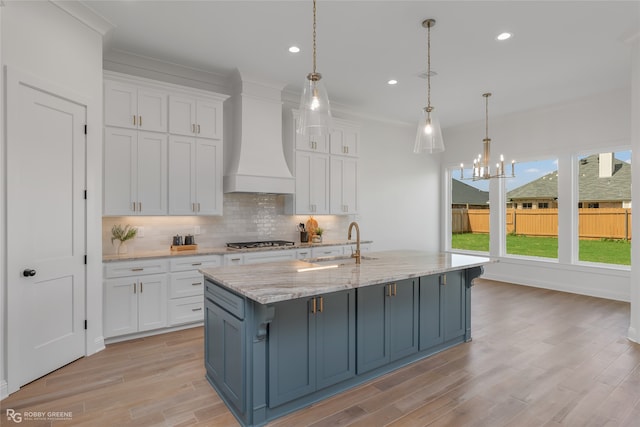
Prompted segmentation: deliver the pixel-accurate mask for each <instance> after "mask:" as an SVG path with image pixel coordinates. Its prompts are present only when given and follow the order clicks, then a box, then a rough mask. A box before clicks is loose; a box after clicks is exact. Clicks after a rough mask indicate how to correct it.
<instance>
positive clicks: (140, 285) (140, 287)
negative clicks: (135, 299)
mask: <svg viewBox="0 0 640 427" xmlns="http://www.w3.org/2000/svg"><path fill="white" fill-rule="evenodd" d="M142 292H143V290H142V282H140V293H142Z"/></svg>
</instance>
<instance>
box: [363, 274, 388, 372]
mask: <svg viewBox="0 0 640 427" xmlns="http://www.w3.org/2000/svg"><path fill="white" fill-rule="evenodd" d="M390 293H391V292H390V289H389V286H388V285H387V284H382V285H373V286H367V287H363V288H358V294H357V299H358V311H357V312H356V322H357V325H356V327H357V329H358V334H357V337H356V342H357V349H358V350H357V355H358V356H357V357H358V363H357V367H358V374H361V373H363V372H367V371H370V370H372V369H375V368H378V367H380V366H382V365H385V364H387V363H388V361H389V345H388V343H387V339H388V336H389V332H388V325H389V322H388V321H387V316H388V310H387V304H388V303H389V298H390Z"/></svg>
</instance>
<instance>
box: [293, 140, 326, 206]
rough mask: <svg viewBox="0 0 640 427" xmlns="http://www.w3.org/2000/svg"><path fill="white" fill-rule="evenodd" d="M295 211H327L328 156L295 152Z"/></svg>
mask: <svg viewBox="0 0 640 427" xmlns="http://www.w3.org/2000/svg"><path fill="white" fill-rule="evenodd" d="M296 213H297V214H317V215H319V214H327V213H329V156H327V155H324V154H313V153H307V152H303V151H298V152H297V153H296Z"/></svg>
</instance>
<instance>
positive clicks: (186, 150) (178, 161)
mask: <svg viewBox="0 0 640 427" xmlns="http://www.w3.org/2000/svg"><path fill="white" fill-rule="evenodd" d="M195 151H196V145H195V140H194V138H190V137H185V136H175V135H171V136H170V137H169V214H170V215H195V213H196V205H195V203H196V194H195V193H196V191H195V189H196V185H195V180H196V169H195V158H196V153H195Z"/></svg>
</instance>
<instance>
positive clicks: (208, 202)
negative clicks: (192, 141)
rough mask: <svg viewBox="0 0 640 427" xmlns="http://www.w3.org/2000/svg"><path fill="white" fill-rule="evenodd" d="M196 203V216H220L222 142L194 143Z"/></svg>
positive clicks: (202, 141) (199, 141) (204, 141)
mask: <svg viewBox="0 0 640 427" xmlns="http://www.w3.org/2000/svg"><path fill="white" fill-rule="evenodd" d="M195 164H196V203H197V211H198V215H222V142H221V141H211V140H198V141H197V142H196V156H195Z"/></svg>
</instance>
